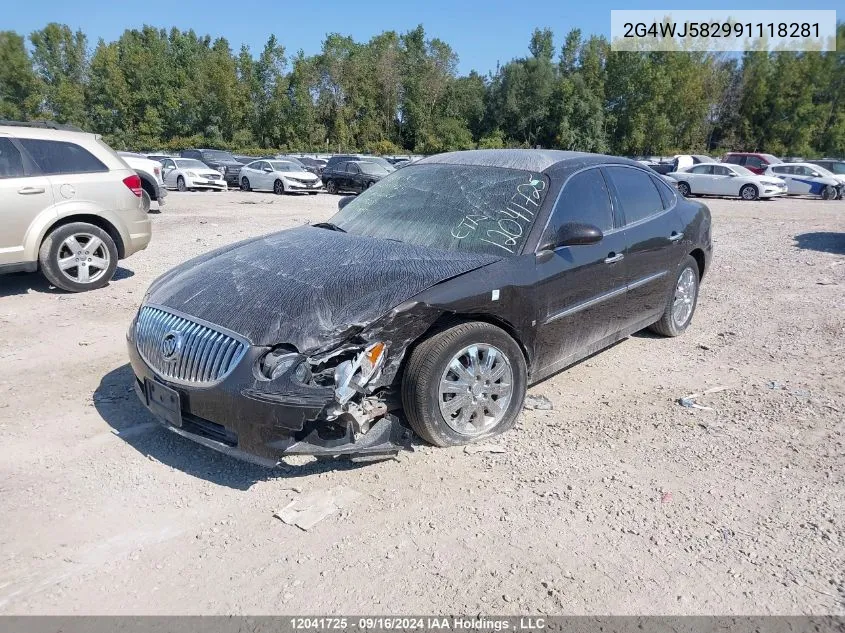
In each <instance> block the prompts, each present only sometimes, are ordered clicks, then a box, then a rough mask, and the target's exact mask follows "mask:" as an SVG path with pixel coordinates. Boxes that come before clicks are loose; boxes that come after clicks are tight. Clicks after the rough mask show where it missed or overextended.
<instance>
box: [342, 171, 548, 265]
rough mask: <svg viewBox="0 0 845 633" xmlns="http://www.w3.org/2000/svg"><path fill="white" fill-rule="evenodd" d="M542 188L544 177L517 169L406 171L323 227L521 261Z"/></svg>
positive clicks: (542, 195)
mask: <svg viewBox="0 0 845 633" xmlns="http://www.w3.org/2000/svg"><path fill="white" fill-rule="evenodd" d="M548 188H549V182H548V179H547V177H546V176H545V175H543V174H540V173H537V172H529V171H523V170H521V169H510V168H504V167H487V166H478V165H443V164H427V165H409V166H408V167H405V168H404V169H400V170H398V171H395V172H393V173H392V174H390V175H389V176H387V177H386V178H384V179H383V180H382V181H381V182H380V184H379V186H378V187H371V188H370V189H366V190H365V191H364V192H363V193H362V194H360V195H359V196H357V197H356V198H355V199H354V200H352V201H351V202H350V203H349V204H347V205H346V206H345V207H344V208H343V209H342V210H341V211H340V212H338V213H337V214H336V215H335V216H334V217H333V218H332V219H331V222H332V223H334V224H336V225H338V226H339V227H340V228H342V229H343V230H345V231H347V232H349V233H352V234H356V235H369V236H371V237H377V238H382V239H390V240H399V241H401V242H406V243H408V244H414V245H416V246H425V247H430V248H436V249H441V250H446V251H467V252H474V253H486V254H490V255H500V256H505V257H508V256H511V255H519V254H520V253H522V250H523V248H524V247H525V243H526V240H527V239H528V235H529V233H530V232H531V228H532V227H533V226H534V222H535V220H536V219H537V215H538V214H539V212H540V209H541V207H542V204H543V201H544V200H545V198H546V193H547V191H548Z"/></svg>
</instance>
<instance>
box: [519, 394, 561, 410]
mask: <svg viewBox="0 0 845 633" xmlns="http://www.w3.org/2000/svg"><path fill="white" fill-rule="evenodd" d="M522 406H523V407H524V408H525V409H529V410H532V409H535V410H537V411H551V410H552V409H553V408H554V407H553V406H552V401H551V400H549V399H548V398H547V397H546V396H532V395H527V396H525V403H524V404H523V405H522Z"/></svg>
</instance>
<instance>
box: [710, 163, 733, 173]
mask: <svg viewBox="0 0 845 633" xmlns="http://www.w3.org/2000/svg"><path fill="white" fill-rule="evenodd" d="M711 168H712V169H713V175H715V176H730V175H731V174H732V173H733V171H731V170H730V169H728V168H727V167H722V166H721V165H711Z"/></svg>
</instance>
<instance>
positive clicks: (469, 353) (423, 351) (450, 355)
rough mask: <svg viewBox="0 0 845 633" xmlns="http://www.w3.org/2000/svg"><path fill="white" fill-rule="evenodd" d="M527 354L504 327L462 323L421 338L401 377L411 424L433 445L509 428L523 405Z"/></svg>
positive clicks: (455, 443) (454, 443) (458, 442)
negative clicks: (424, 338)
mask: <svg viewBox="0 0 845 633" xmlns="http://www.w3.org/2000/svg"><path fill="white" fill-rule="evenodd" d="M527 373H528V372H527V369H526V365H525V357H524V356H523V354H522V350H521V349H520V347H519V345H518V344H517V343H516V341H514V340H513V338H511V337H510V336H509V335H508V334H507V333H506V332H505V331H504V330H502V329H500V328H498V327H496V326H494V325H490V324H489V323H484V322H480V321H472V322H469V323H460V324H458V325H454V326H452V327H450V328H448V329H445V330H443V331H441V332H439V333H437V334H435V335H434V336H432V337H431V338H429V339H426V340H425V341H423V342H422V343H421V344H420V345H419V346H418V347H417V348H416V349H415V350H414V352H413V353H412V354H411V356H410V358H409V360H408V365H407V367H406V369H405V374H404V376H403V377H402V404H403V407H404V409H405V414H406V416H407V418H408V422H409V423H410V425H411V428H413V429H414V431H415V432H416V433H417V435H419V436H420V437H421V438H422V439H424V440H425V441H427V442H430V443H431V444H434V445H435V446H458V445H461V444H468V443H471V442H476V441H478V440H481V439H483V438H485V437H489V436H491V435H497V434H499V433H503V432H505V431H507V430H508V429H510V428H511V427H512V426H513V425H514V422H516V418H517V416H518V415H519V412H520V410H521V409H522V402H523V400H524V398H525V389H526V383H527Z"/></svg>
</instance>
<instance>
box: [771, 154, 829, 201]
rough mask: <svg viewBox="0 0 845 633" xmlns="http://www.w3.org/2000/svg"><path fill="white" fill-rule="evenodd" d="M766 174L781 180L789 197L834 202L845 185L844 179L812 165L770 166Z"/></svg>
mask: <svg viewBox="0 0 845 633" xmlns="http://www.w3.org/2000/svg"><path fill="white" fill-rule="evenodd" d="M766 173H767V174H770V175H773V176H777V177H778V178H783V180H784V181H786V186H787V188H788V193H789V195H791V196H819V197H820V198H822V199H824V200H835V199H836V198H839V197H841V196H842V192H843V183H845V178H842V177H841V176H840V177H837V176H835V175H834V174H832V173H830V172H829V171H828V170H826V169H825V168H824V167H820V166H819V165H814V164H813V163H786V164H783V165H772V166H770V167H769V168H768V169H767V170H766Z"/></svg>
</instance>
